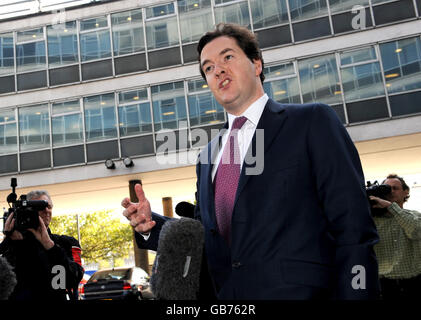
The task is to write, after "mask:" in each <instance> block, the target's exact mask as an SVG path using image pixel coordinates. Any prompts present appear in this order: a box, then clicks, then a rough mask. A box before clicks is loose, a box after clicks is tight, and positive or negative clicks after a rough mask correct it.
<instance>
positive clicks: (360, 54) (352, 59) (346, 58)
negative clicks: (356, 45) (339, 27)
mask: <svg viewBox="0 0 421 320" xmlns="http://www.w3.org/2000/svg"><path fill="white" fill-rule="evenodd" d="M376 59H377V56H376V51H375V50H374V47H369V48H364V49H358V50H353V51H348V52H344V53H341V65H342V66H344V65H347V64H352V63H358V62H363V61H369V60H376Z"/></svg>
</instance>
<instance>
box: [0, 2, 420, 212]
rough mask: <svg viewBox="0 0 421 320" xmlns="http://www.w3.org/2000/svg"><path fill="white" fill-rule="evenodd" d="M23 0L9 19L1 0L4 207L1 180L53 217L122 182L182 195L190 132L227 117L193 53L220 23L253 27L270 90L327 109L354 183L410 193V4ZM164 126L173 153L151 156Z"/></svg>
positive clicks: (211, 130) (415, 102) (413, 12)
mask: <svg viewBox="0 0 421 320" xmlns="http://www.w3.org/2000/svg"><path fill="white" fill-rule="evenodd" d="M11 2H13V1H11ZM27 2H28V3H32V2H36V3H38V7H34V8H35V9H31V10H32V11H30V12H24V13H23V15H20V16H19V15H17V14H10V13H9V14H7V13H8V12H9V11H12V9H13V8H12V5H9V6H7V5H0V19H2V20H0V197H1V199H0V201H1V204H2V205H3V206H4V207H5V206H6V203H5V198H6V196H7V194H8V193H9V192H10V191H9V190H10V178H11V177H18V187H19V189H18V191H19V193H24V192H27V191H29V190H31V189H33V188H43V189H48V190H50V192H51V193H52V196H53V197H54V201H55V202H56V207H57V208H59V207H61V208H62V209H63V212H64V211H69V212H70V211H78V210H79V211H80V210H94V209H97V208H101V209H102V208H109V207H110V206H113V207H118V206H119V201H120V200H121V197H122V196H127V195H128V188H127V186H128V181H129V180H132V179H141V180H142V182H143V183H144V185H145V190H146V192H147V193H148V192H149V193H148V194H149V195H150V197H151V199H155V200H154V201H155V202H153V203H155V204H157V205H159V199H161V198H162V197H166V196H172V197H174V198H175V199H176V200H177V199H180V200H183V199H186V200H191V199H193V198H194V191H195V170H194V159H195V155H196V154H197V153H198V151H199V150H200V148H201V147H203V145H204V144H205V142H206V141H205V140H204V139H198V136H195V135H194V133H195V129H203V131H204V132H205V133H206V134H207V137H208V138H210V137H211V136H213V135H214V134H215V132H217V130H218V129H220V128H221V127H222V125H223V123H224V122H225V120H226V119H227V116H226V113H225V112H224V110H223V108H222V107H221V106H220V105H219V104H218V103H217V102H216V101H215V99H214V98H213V96H212V94H211V93H210V91H209V89H208V87H207V85H206V83H205V82H204V81H203V79H202V78H201V76H200V73H199V68H198V63H197V53H196V45H197V41H198V39H199V38H200V37H201V36H202V35H203V34H204V33H205V32H206V31H207V30H209V29H212V27H213V26H214V25H215V24H216V23H219V22H233V23H239V24H241V25H244V26H246V27H248V28H249V29H250V30H252V31H253V32H254V33H255V34H257V36H258V39H259V42H260V44H261V47H262V49H263V57H264V60H265V69H264V72H265V76H266V80H265V84H264V87H265V91H266V92H267V94H268V95H269V96H270V97H271V98H273V99H274V100H276V101H279V102H281V103H311V102H322V103H326V104H329V105H330V106H331V107H332V108H333V109H334V110H335V111H336V113H337V115H338V117H339V118H340V119H341V121H342V123H343V124H344V126H345V127H346V128H347V130H348V132H349V133H350V135H351V137H352V139H353V140H354V142H355V143H356V145H357V148H358V150H359V152H360V157H361V159H362V163H363V168H364V172H365V175H366V178H369V179H374V178H382V177H384V176H385V175H386V174H388V173H389V172H398V173H399V174H401V175H404V176H405V175H407V176H408V177H411V178H409V180H410V182H411V183H412V186H413V187H414V190H415V191H417V190H420V188H418V183H419V182H420V181H421V178H420V174H421V161H420V160H419V159H421V144H420V142H419V141H421V139H420V138H421V20H420V17H421V0H399V1H395V0H392V1H383V0H234V1H229V0H179V1H160V0H149V1H148V0H146V1H139V0H121V1H67V2H66V4H63V6H62V7H60V6H54V7H48V3H49V2H48V1H42V0H40V1H27ZM50 2H51V1H50ZM72 3H73V5H72ZM75 4H76V6H74V5H75ZM2 10H3V11H2ZM7 10H9V11H7ZM163 130H164V131H165V130H171V131H172V132H175V139H176V140H175V141H176V143H175V144H172V147H171V148H170V150H167V151H169V152H170V154H171V153H172V154H173V155H175V156H177V157H179V158H177V161H157V158H158V157H157V155H158V156H159V155H160V153H161V151H162V146H166V145H165V141H164V140H163V139H162V137H160V132H162V131H163ZM297 130H299V128H297ZM196 131H197V130H196ZM126 157H130V159H131V160H132V162H133V164H134V165H133V166H127V167H126V166H125V165H124V164H123V159H124V158H126ZM187 158H188V159H190V161H181V160H180V159H187ZM107 159H111V160H113V162H114V169H107V168H106V167H105V166H104V161H105V160H107ZM191 159H193V160H191ZM167 160H168V159H167ZM417 179H418V182H417V181H416V180H417ZM416 188H418V189H416ZM420 198H421V197H420ZM420 201H421V200H420ZM176 203H177V201H174V204H176ZM420 207H421V204H420ZM157 211H159V210H157Z"/></svg>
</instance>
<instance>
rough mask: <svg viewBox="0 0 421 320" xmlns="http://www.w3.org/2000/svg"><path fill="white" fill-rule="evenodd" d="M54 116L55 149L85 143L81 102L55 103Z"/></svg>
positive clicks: (53, 107) (53, 106)
mask: <svg viewBox="0 0 421 320" xmlns="http://www.w3.org/2000/svg"><path fill="white" fill-rule="evenodd" d="M52 114H53V118H52V120H51V122H52V127H53V130H52V131H53V146H54V147H56V146H65V145H70V144H75V143H82V142H83V124H82V113H81V112H80V105H79V100H74V101H67V102H60V103H54V104H53V105H52ZM54 115H59V116H54Z"/></svg>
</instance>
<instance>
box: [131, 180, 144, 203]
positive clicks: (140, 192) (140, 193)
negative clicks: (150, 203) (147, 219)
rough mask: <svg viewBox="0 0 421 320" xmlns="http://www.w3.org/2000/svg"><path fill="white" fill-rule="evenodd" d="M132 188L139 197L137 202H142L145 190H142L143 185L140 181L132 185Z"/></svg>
mask: <svg viewBox="0 0 421 320" xmlns="http://www.w3.org/2000/svg"><path fill="white" fill-rule="evenodd" d="M134 190H135V192H136V196H137V199H139V202H143V201H145V200H146V197H145V192H144V191H143V187H142V185H141V184H140V183H138V184H136V185H135V186H134Z"/></svg>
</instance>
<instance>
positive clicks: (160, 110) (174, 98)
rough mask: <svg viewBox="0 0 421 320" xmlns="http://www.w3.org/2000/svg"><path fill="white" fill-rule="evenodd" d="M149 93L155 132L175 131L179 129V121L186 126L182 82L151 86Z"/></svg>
mask: <svg viewBox="0 0 421 320" xmlns="http://www.w3.org/2000/svg"><path fill="white" fill-rule="evenodd" d="M151 92H152V103H153V116H154V127H155V131H159V130H161V129H177V128H179V127H180V121H186V124H187V112H186V100H185V96H184V84H183V82H182V81H180V82H172V83H167V84H161V85H158V86H152V87H151ZM185 126H186V125H185ZM185 126H184V127H185Z"/></svg>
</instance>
